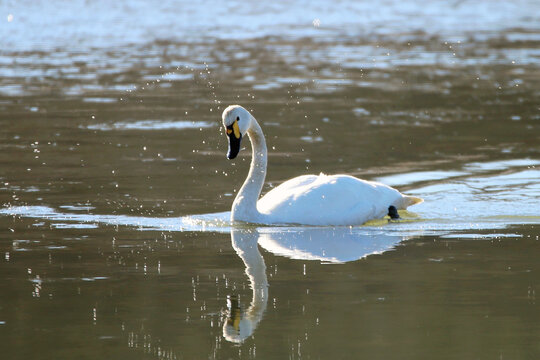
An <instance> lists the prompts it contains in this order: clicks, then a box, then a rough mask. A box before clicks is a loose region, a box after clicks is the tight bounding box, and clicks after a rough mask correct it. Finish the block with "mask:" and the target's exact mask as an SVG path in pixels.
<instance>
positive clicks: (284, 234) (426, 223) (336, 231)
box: [0, 159, 540, 263]
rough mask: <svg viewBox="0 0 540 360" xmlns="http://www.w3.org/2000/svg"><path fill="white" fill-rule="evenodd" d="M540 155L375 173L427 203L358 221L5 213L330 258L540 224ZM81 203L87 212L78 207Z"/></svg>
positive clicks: (38, 209) (35, 210)
mask: <svg viewBox="0 0 540 360" xmlns="http://www.w3.org/2000/svg"><path fill="white" fill-rule="evenodd" d="M537 165H540V161H533V160H528V159H526V160H513V161H500V162H490V163H471V164H468V165H466V166H465V167H464V169H463V170H460V171H456V172H453V171H451V172H427V173H424V172H420V173H409V174H398V175H394V176H389V177H385V178H381V179H378V180H380V181H384V182H386V183H390V184H392V185H397V186H399V185H408V184H411V183H422V182H427V185H425V186H423V187H419V188H416V189H414V190H408V191H407V192H408V193H410V194H413V195H417V196H421V197H423V198H424V199H425V202H424V203H422V204H420V205H418V206H416V207H415V210H416V211H417V213H416V214H411V213H407V212H405V213H403V214H402V219H403V220H400V221H390V220H388V219H383V220H378V221H373V222H370V223H367V224H364V225H363V226H356V227H306V226H273V227H260V226H259V227H257V226H254V225H247V224H244V225H239V224H231V223H230V221H229V219H230V212H221V213H213V214H201V215H189V216H182V217H173V218H156V217H143V216H127V215H100V214H89V213H88V207H83V208H77V207H74V206H69V207H68V206H64V207H62V210H64V209H69V210H70V211H69V212H67V211H61V210H55V209H53V208H50V207H47V206H11V207H6V208H3V209H0V215H4V216H20V217H27V218H36V219H43V220H47V221H49V222H51V223H52V226H53V227H55V228H64V229H65V228H86V229H90V228H92V227H98V226H102V225H105V226H107V225H109V226H110V225H112V226H127V227H134V228H137V229H139V230H141V231H209V232H219V233H229V232H231V231H233V230H235V231H237V230H238V229H240V230H242V231H243V232H246V233H248V234H251V235H249V236H255V237H257V238H258V243H259V244H260V245H261V246H262V247H263V248H265V249H266V250H268V251H270V252H272V253H275V254H278V255H282V256H287V257H289V258H293V259H304V260H319V261H323V262H328V263H341V262H347V261H353V260H357V259H360V258H363V257H365V256H368V255H371V254H377V253H382V252H384V251H387V250H390V249H392V248H393V247H395V246H396V245H397V244H399V243H400V242H401V241H403V240H406V239H408V238H410V237H415V236H422V235H436V236H441V237H448V238H451V237H456V236H463V237H469V238H471V237H477V238H486V236H491V237H496V236H498V234H490V235H486V234H485V233H482V232H481V231H484V232H485V230H494V229H504V228H506V227H508V226H510V225H513V224H525V223H527V224H540V215H539V214H538V210H539V208H538V199H539V198H540V181H539V179H540V170H539V169H537V168H536V166H537ZM81 210H84V211H85V212H84V213H81V212H77V211H81Z"/></svg>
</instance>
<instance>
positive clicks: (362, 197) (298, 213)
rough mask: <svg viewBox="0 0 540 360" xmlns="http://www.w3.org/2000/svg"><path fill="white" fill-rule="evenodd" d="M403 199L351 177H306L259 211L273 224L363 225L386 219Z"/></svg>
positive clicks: (270, 197) (275, 193)
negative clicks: (391, 209)
mask: <svg viewBox="0 0 540 360" xmlns="http://www.w3.org/2000/svg"><path fill="white" fill-rule="evenodd" d="M401 198H402V195H401V194H400V193H399V192H398V191H397V190H395V189H393V188H391V187H389V186H386V185H383V184H379V183H375V182H370V181H365V180H360V179H357V178H355V177H352V176H348V175H332V176H326V175H322V174H321V175H319V176H316V175H305V176H300V177H297V178H294V179H291V180H288V181H286V182H285V183H283V184H281V185H280V186H278V187H276V188H274V189H272V191H270V192H268V193H267V194H266V195H265V196H264V197H263V198H262V199H261V200H259V202H258V203H257V207H258V209H259V211H260V212H261V213H262V214H265V215H266V216H268V217H269V219H270V220H271V221H272V222H274V223H299V224H311V225H329V224H331V225H350V224H362V223H364V222H366V221H368V220H371V219H374V218H379V217H383V216H384V215H386V214H387V212H388V207H389V206H390V205H397V204H396V202H397V201H398V200H399V199H401Z"/></svg>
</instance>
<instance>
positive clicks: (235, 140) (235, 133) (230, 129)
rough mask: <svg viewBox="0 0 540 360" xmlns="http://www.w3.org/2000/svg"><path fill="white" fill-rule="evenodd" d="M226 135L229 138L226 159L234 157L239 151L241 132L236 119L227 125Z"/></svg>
mask: <svg viewBox="0 0 540 360" xmlns="http://www.w3.org/2000/svg"><path fill="white" fill-rule="evenodd" d="M227 137H228V138H229V151H228V152H227V159H234V158H235V157H236V156H237V155H238V152H239V151H240V142H241V141H242V133H241V132H240V128H239V127H238V120H235V121H234V122H233V123H232V124H231V125H229V126H227Z"/></svg>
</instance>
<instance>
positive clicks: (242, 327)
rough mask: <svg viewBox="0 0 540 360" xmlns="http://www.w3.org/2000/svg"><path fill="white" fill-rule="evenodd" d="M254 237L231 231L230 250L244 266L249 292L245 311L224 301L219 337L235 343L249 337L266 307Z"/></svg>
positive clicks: (260, 259) (261, 264)
mask: <svg viewBox="0 0 540 360" xmlns="http://www.w3.org/2000/svg"><path fill="white" fill-rule="evenodd" d="M258 237H259V234H258V233H257V231H256V230H238V229H231V242H232V247H233V248H234V250H235V251H236V253H237V254H238V256H240V258H241V259H242V261H243V262H244V265H245V266H246V270H245V271H246V275H247V276H248V278H249V282H250V286H251V289H252V291H253V296H252V298H251V304H250V306H249V308H248V309H247V310H245V311H243V310H242V308H241V307H240V304H239V302H238V300H237V298H236V297H229V298H228V300H227V305H228V306H227V307H228V311H227V319H226V321H224V323H223V336H224V337H225V339H227V340H228V341H232V342H236V343H239V342H242V341H244V340H245V339H246V338H248V337H249V336H251V335H252V334H253V332H254V331H255V329H256V328H257V325H258V324H259V322H260V321H261V319H262V317H263V314H264V311H265V310H266V305H267V303H268V279H267V277H266V265H265V264H264V259H263V257H262V256H261V253H260V252H259V248H258V246H257V240H258Z"/></svg>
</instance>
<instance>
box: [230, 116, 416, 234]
mask: <svg viewBox="0 0 540 360" xmlns="http://www.w3.org/2000/svg"><path fill="white" fill-rule="evenodd" d="M222 118H223V125H224V126H225V128H226V133H227V137H228V139H229V151H228V153H227V157H228V158H229V159H234V158H235V157H236V156H237V155H238V152H239V151H240V141H241V140H242V137H243V136H244V135H245V134H247V135H248V136H249V139H250V140H251V145H252V149H253V154H252V159H251V166H250V169H249V174H248V176H247V178H246V181H245V182H244V184H243V185H242V188H241V189H240V191H239V192H238V194H237V195H236V198H235V199H234V202H233V205H232V209H231V221H244V222H250V223H258V224H302V225H361V224H363V223H365V222H367V221H369V220H373V219H379V218H382V217H384V216H385V215H387V214H389V213H390V215H392V216H393V217H397V211H396V209H406V208H407V207H408V206H410V205H414V204H418V203H421V202H422V201H423V200H422V199H420V198H417V197H413V196H407V195H403V194H401V193H400V192H399V191H397V190H396V189H393V188H391V187H389V186H387V185H384V184H380V183H377V182H372V181H365V180H360V179H358V178H355V177H353V176H349V175H324V174H320V175H318V176H317V175H303V176H299V177H296V178H294V179H290V180H287V181H286V182H284V183H283V184H281V185H279V186H278V187H276V188H274V189H272V190H271V191H269V192H268V193H267V194H266V195H265V196H263V197H262V198H261V199H260V200H259V195H260V194H261V190H262V186H263V184H264V179H265V177H266V165H267V150H266V141H265V139H264V134H263V132H262V129H261V127H260V125H259V123H258V122H257V120H255V118H254V117H253V116H252V115H251V114H250V113H249V112H248V111H247V110H246V109H244V108H243V107H241V106H239V105H231V106H229V107H227V108H226V109H225V110H224V111H223V115H222Z"/></svg>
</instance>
